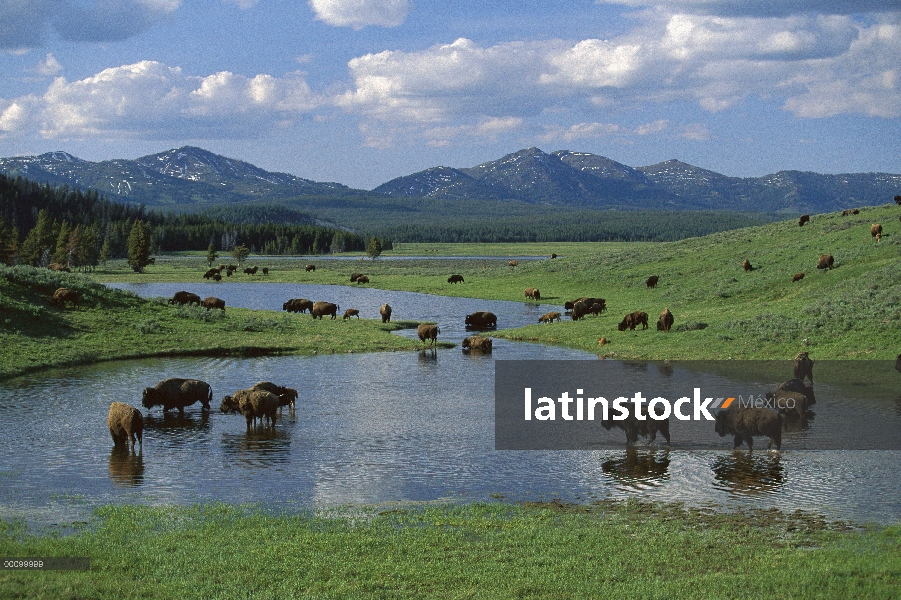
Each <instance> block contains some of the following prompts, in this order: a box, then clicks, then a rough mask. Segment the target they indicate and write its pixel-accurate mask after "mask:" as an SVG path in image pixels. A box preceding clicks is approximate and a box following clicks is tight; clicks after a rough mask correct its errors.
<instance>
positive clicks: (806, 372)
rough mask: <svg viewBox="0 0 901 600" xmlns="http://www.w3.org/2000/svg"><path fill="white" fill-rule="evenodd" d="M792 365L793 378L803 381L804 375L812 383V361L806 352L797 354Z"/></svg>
mask: <svg viewBox="0 0 901 600" xmlns="http://www.w3.org/2000/svg"><path fill="white" fill-rule="evenodd" d="M792 366H793V367H794V373H795V379H800V380H801V382H802V383H803V381H804V378H805V377H806V378H807V379H810V383H811V384H813V361H812V360H810V356H809V355H808V354H807V353H806V352H801V353H800V354H798V356H796V357H795V361H794V364H793V365H792Z"/></svg>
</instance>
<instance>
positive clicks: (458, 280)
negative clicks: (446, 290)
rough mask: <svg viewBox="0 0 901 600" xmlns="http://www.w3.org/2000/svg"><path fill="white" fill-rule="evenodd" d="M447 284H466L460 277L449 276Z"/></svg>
mask: <svg viewBox="0 0 901 600" xmlns="http://www.w3.org/2000/svg"><path fill="white" fill-rule="evenodd" d="M447 282H448V283H466V282H465V281H463V276H462V275H451V276H450V277H448V278H447Z"/></svg>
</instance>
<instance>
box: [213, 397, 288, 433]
mask: <svg viewBox="0 0 901 600" xmlns="http://www.w3.org/2000/svg"><path fill="white" fill-rule="evenodd" d="M278 403H279V397H278V396H276V395H275V394H273V393H272V392H267V391H265V390H238V391H237V392H235V393H234V394H232V395H231V396H225V397H224V398H223V399H222V405H221V406H220V407H219V409H220V410H221V411H222V412H225V413H228V412H231V413H234V412H240V413H241V414H242V415H244V419H245V420H246V421H247V431H250V427H251V425H255V424H256V420H257V419H259V420H260V425H262V424H263V419H264V418H265V419H266V420H267V421H268V422H269V426H270V427H275V421H276V419H277V418H278Z"/></svg>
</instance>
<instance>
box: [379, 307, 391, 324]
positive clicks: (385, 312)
mask: <svg viewBox="0 0 901 600" xmlns="http://www.w3.org/2000/svg"><path fill="white" fill-rule="evenodd" d="M379 314H380V315H382V323H390V322H391V305H389V304H382V306H381V307H380V308H379Z"/></svg>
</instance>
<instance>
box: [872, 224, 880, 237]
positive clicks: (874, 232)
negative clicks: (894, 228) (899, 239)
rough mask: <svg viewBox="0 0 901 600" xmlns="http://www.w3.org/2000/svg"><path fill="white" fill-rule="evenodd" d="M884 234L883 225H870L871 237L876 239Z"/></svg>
mask: <svg viewBox="0 0 901 600" xmlns="http://www.w3.org/2000/svg"><path fill="white" fill-rule="evenodd" d="M881 233H882V225H880V224H879V223H873V224H872V225H870V235H871V236H873V237H876V236H877V235H880V234H881Z"/></svg>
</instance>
